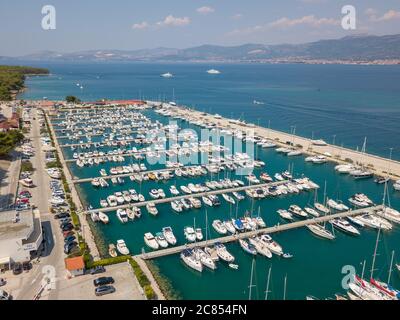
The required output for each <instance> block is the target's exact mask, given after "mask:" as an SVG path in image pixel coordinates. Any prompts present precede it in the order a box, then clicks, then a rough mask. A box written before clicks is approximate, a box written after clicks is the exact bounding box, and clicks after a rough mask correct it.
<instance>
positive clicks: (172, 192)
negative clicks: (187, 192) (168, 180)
mask: <svg viewBox="0 0 400 320" xmlns="http://www.w3.org/2000/svg"><path fill="white" fill-rule="evenodd" d="M169 191H170V192H171V194H172V195H174V196H178V195H179V193H180V192H179V190H178V189H177V188H176V187H175V186H171V187H170V188H169Z"/></svg>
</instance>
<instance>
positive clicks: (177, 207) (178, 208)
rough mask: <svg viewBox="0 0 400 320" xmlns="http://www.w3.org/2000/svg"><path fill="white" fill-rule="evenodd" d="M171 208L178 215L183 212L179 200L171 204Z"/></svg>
mask: <svg viewBox="0 0 400 320" xmlns="http://www.w3.org/2000/svg"><path fill="white" fill-rule="evenodd" d="M171 208H172V209H173V210H174V211H176V212H178V213H179V212H182V211H183V207H182V203H181V202H180V201H178V200H175V201H172V202H171Z"/></svg>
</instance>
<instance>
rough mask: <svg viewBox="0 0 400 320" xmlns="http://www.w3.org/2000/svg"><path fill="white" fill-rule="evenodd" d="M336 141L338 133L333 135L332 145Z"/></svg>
mask: <svg viewBox="0 0 400 320" xmlns="http://www.w3.org/2000/svg"><path fill="white" fill-rule="evenodd" d="M335 141H336V134H334V135H333V142H332V145H335Z"/></svg>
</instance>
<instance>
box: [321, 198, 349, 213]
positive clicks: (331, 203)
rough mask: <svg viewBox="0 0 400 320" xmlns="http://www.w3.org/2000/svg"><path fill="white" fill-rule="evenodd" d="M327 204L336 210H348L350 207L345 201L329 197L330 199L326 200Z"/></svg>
mask: <svg viewBox="0 0 400 320" xmlns="http://www.w3.org/2000/svg"><path fill="white" fill-rule="evenodd" d="M326 205H327V206H328V207H329V208H331V209H335V210H337V211H347V210H349V207H348V206H346V205H344V204H343V203H339V202H336V201H335V200H333V199H329V200H328V201H327V202H326Z"/></svg>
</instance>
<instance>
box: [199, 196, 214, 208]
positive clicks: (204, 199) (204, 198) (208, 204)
mask: <svg viewBox="0 0 400 320" xmlns="http://www.w3.org/2000/svg"><path fill="white" fill-rule="evenodd" d="M201 200H203V202H204V204H205V205H207V206H209V207H212V206H213V202H212V200H211V199H210V198H209V197H207V196H202V197H201Z"/></svg>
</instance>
